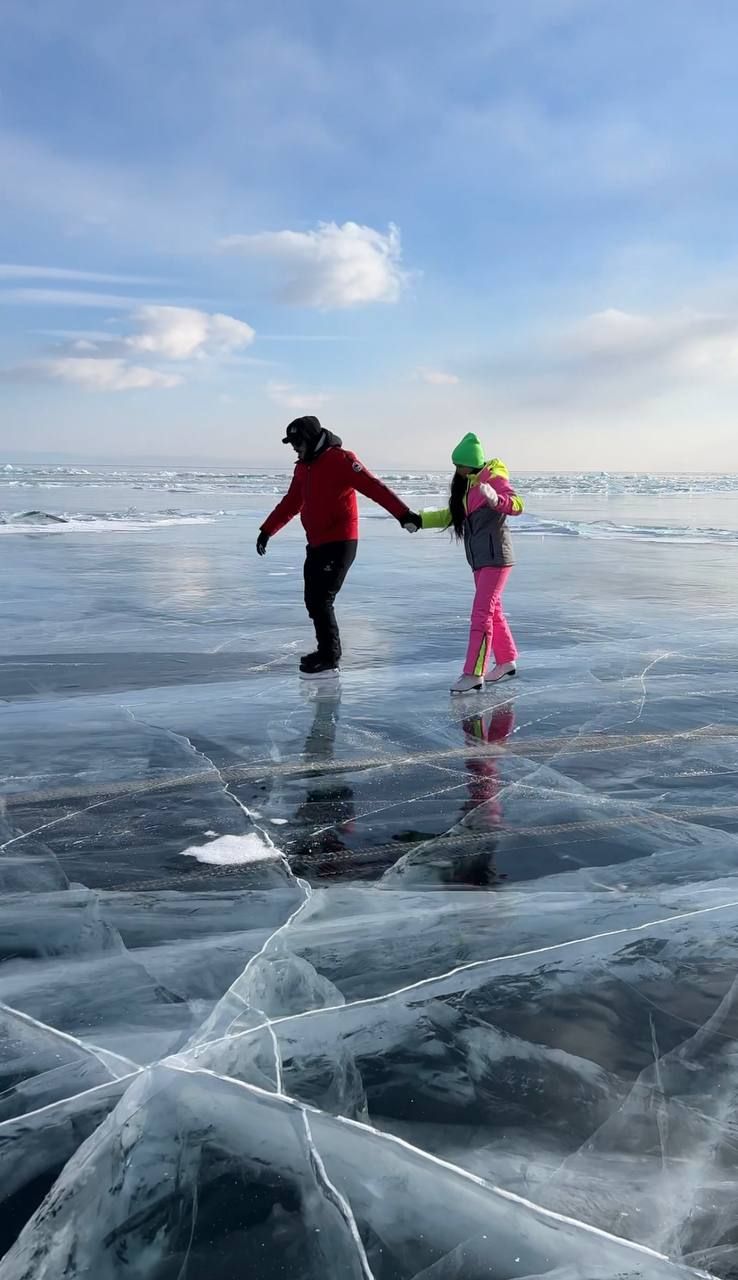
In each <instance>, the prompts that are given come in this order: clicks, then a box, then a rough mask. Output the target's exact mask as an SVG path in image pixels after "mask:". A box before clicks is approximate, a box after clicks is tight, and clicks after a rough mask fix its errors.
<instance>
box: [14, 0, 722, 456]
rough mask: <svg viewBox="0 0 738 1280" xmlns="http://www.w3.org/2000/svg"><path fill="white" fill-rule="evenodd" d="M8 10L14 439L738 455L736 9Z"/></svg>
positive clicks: (680, 0)
mask: <svg viewBox="0 0 738 1280" xmlns="http://www.w3.org/2000/svg"><path fill="white" fill-rule="evenodd" d="M4 20H5V21H4V40H3V44H2V48H1V49H0V67H1V68H2V77H3V79H2V82H3V86H4V97H3V103H4V112H3V119H2V122H1V123H0V166H1V167H2V172H3V176H4V183H3V187H4V192H3V226H4V232H5V234H4V240H3V245H4V247H3V251H2V253H3V257H4V259H5V260H4V261H3V262H2V263H0V387H1V389H2V397H3V402H4V406H5V412H4V413H3V415H2V418H1V419H0V452H6V453H9V452H10V451H13V453H14V454H15V455H17V454H18V450H19V447H20V446H19V442H22V447H23V449H25V450H26V451H27V453H28V455H31V454H33V453H39V454H43V453H44V452H48V453H54V454H59V453H61V452H68V453H70V454H77V455H86V454H87V455H94V456H95V457H110V458H114V457H132V456H134V455H135V456H140V457H141V458H145V457H146V456H156V457H162V456H171V457H172V458H173V459H176V458H187V457H195V456H197V457H199V458H201V459H206V458H208V457H212V459H213V461H214V462H215V463H217V462H219V461H221V460H224V459H227V460H232V461H238V462H239V463H241V464H242V465H245V466H248V465H249V464H250V463H252V464H253V465H268V464H270V463H278V462H280V461H283V459H282V458H281V449H280V445H279V438H280V435H281V428H282V426H283V424H284V420H285V416H294V415H295V414H296V413H300V412H306V413H309V412H316V411H317V412H319V413H321V415H322V416H324V418H325V420H326V421H327V422H329V423H330V425H331V426H332V427H334V428H335V429H336V430H338V431H339V432H340V433H341V434H344V435H345V436H346V437H347V439H349V440H350V442H351V444H352V445H353V446H355V447H356V448H358V449H360V450H361V451H362V452H363V453H364V454H365V455H366V457H367V460H368V461H371V462H372V463H373V464H374V465H377V466H381V465H393V464H399V465H409V464H412V463H413V462H414V461H416V460H417V459H418V457H421V456H422V459H423V463H424V465H427V466H433V465H444V464H445V462H446V460H447V458H448V453H449V451H450V448H451V447H452V445H453V443H454V442H455V440H456V438H457V437H458V436H459V435H461V434H463V432H464V431H466V430H476V431H478V432H479V433H480V435H482V437H483V438H484V439H485V441H488V442H489V447H490V449H494V451H495V452H498V453H504V454H505V456H506V457H509V459H510V461H511V463H512V464H513V465H515V466H516V467H517V468H523V467H527V466H529V467H546V466H548V467H556V468H561V469H575V468H577V469H578V468H583V467H592V468H600V467H602V468H617V467H618V466H620V467H622V468H625V469H634V468H644V469H647V468H651V469H657V468H661V469H665V470H672V469H690V468H694V469H702V470H720V469H738V437H736V433H735V430H734V425H733V412H734V411H733V400H734V397H735V392H736V382H737V381H738V274H737V264H738V253H737V251H736V244H735V240H736V235H737V234H738V232H736V229H735V219H734V216H733V210H734V207H735V196H736V188H737V187H738V160H737V159H736V156H735V148H734V146H733V144H732V141H731V139H732V137H733V136H734V133H735V129H736V124H738V119H736V118H735V117H738V101H736V99H735V95H734V93H733V91H732V78H733V68H732V60H733V59H732V52H731V51H732V49H733V47H734V45H735V42H736V39H737V38H738V10H735V9H734V8H733V7H732V6H729V5H727V4H723V3H719V4H717V5H714V6H711V7H710V8H709V9H708V10H706V9H704V8H702V9H700V11H699V13H698V12H697V9H696V8H695V6H694V5H693V4H692V3H690V2H689V0H657V2H656V3H654V4H653V5H649V6H642V5H639V4H636V3H635V0H603V3H601V4H598V5H596V6H593V5H591V4H589V3H588V0H548V2H547V3H546V4H545V5H543V4H540V3H538V0H518V3H516V4H515V5H498V6H490V5H489V4H488V3H486V0H461V2H460V3H459V0H425V3H424V4H423V6H422V11H421V8H420V6H417V5H407V6H402V7H399V8H398V7H397V6H394V5H393V6H390V5H389V4H386V3H385V4H382V3H380V4H378V5H375V6H374V7H373V8H371V9H370V8H369V7H368V6H366V5H364V4H363V3H361V2H360V0H349V2H348V3H347V4H346V5H343V6H340V7H339V8H338V9H336V8H333V9H330V10H329V9H328V8H326V7H325V6H323V5H320V4H319V3H318V0H307V2H306V3H303V2H302V0H278V3H276V4H275V5H273V6H271V7H270V9H269V11H268V13H267V11H263V12H256V11H254V10H251V9H249V8H248V7H243V6H236V5H231V4H229V3H223V4H220V3H219V4H216V5H215V6H212V5H210V4H207V3H205V0H183V2H182V4H181V5H178V6H176V7H169V6H158V7H156V8H155V9H154V10H152V9H151V7H150V6H149V5H144V3H143V0H126V3H124V4H123V5H121V6H118V7H116V9H115V11H113V10H112V9H110V8H109V7H108V6H103V7H102V9H101V7H100V6H98V5H94V4H93V3H92V0H72V3H71V5H65V6H57V5H54V4H53V3H52V0H40V3H38V4H37V5H34V6H28V5H26V4H23V3H22V2H21V0H8V4H7V5H6V8H5V10H4ZM91 317H92V318H93V323H92V324H91V323H90V319H91Z"/></svg>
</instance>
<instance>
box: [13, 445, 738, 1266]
mask: <svg viewBox="0 0 738 1280" xmlns="http://www.w3.org/2000/svg"><path fill="white" fill-rule="evenodd" d="M391 483H393V486H394V487H395V488H396V489H397V490H398V492H400V493H401V494H402V495H403V496H405V497H407V498H408V500H409V501H410V503H411V505H413V506H418V505H433V504H434V503H435V502H436V500H437V497H438V494H439V492H441V491H442V488H443V483H444V482H443V480H442V479H434V478H433V477H427V476H425V477H423V476H409V475H408V476H405V477H398V478H394V479H393V480H392V481H391ZM280 484H281V480H276V479H275V478H274V477H269V476H264V477H259V478H257V479H254V478H249V477H240V478H239V477H235V476H233V475H232V474H230V473H225V472H223V473H220V475H219V477H217V478H216V479H214V478H213V477H212V476H210V477H209V476H208V475H207V474H206V473H186V474H185V473H176V474H175V473H171V474H169V475H167V476H163V475H162V473H161V472H145V473H141V474H139V475H134V474H132V473H121V474H120V475H118V476H111V475H110V474H109V472H102V471H101V472H100V473H99V474H98V473H95V472H94V470H92V471H90V470H88V471H87V473H86V474H82V473H80V474H77V475H73V474H70V473H69V472H68V471H66V472H59V471H57V470H54V469H49V470H48V472H45V473H43V474H39V473H32V472H29V471H27V470H23V469H16V470H15V471H7V472H6V473H5V480H4V482H3V483H0V510H1V511H2V519H3V521H4V523H3V524H0V549H1V550H2V554H3V563H4V583H5V606H4V615H5V616H4V622H5V625H4V629H3V632H4V642H3V656H2V658H1V659H0V717H1V720H2V733H0V757H1V759H2V770H1V775H2V794H3V806H2V808H0V889H1V890H2V896H1V897H0V943H1V953H0V956H1V959H0V1002H2V1003H1V1004H0V1068H1V1074H0V1079H1V1080H2V1083H0V1195H1V1196H2V1197H3V1205H2V1212H0V1255H4V1256H3V1260H2V1261H0V1280H32V1278H33V1280H37V1278H38V1277H49V1278H51V1277H53V1280H60V1278H61V1277H76V1276H90V1277H94V1280H108V1277H110V1278H111V1280H112V1278H115V1280H118V1278H119V1277H120V1278H121V1280H122V1278H123V1277H126V1278H128V1277H131V1278H132V1277H135V1278H136V1280H236V1277H238V1280H240V1278H241V1277H242V1276H245V1275H249V1276H250V1277H254V1278H256V1280H278V1278H280V1280H293V1278H294V1280H334V1278H335V1280H351V1278H353V1277H357V1280H358V1278H361V1280H367V1278H368V1277H375V1280H482V1278H483V1277H487V1278H490V1277H491V1278H492V1280H523V1278H526V1277H527V1278H529V1280H530V1278H533V1277H537V1278H538V1277H547V1280H615V1277H618V1280H625V1278H626V1277H627V1278H628V1280H635V1278H636V1277H640V1278H642V1280H658V1278H659V1277H662V1276H663V1277H664V1278H665V1280H677V1278H678V1277H685V1276H695V1275H701V1274H704V1273H705V1272H707V1273H709V1274H713V1275H716V1276H719V1277H724V1278H726V1280H727V1278H729V1277H735V1276H738V1209H737V1208H736V1204H737V1203H738V1178H737V1172H738V1167H737V1163H736V1161H737V1157H736V1121H735V1115H736V1104H737V1103H738V1055H737V1053H736V1043H735V1041H736V1034H738V1000H737V998H736V996H737V992H738V988H737V987H736V977H737V976H738V788H737V785H736V783H737V781H738V599H737V596H736V585H735V584H736V580H737V577H738V575H737V570H738V482H737V481H736V479H735V478H730V477H712V478H702V477H700V478H697V479H696V480H695V482H693V483H690V482H689V481H687V480H685V479H684V478H681V479H679V478H672V479H671V480H670V481H669V482H665V481H662V480H661V478H650V480H649V478H641V477H624V478H623V477H609V478H604V479H592V478H589V477H578V478H546V477H537V478H532V479H531V484H530V486H529V485H528V484H527V483H526V480H525V479H524V478H521V479H520V481H519V489H520V492H521V493H522V494H523V495H524V496H525V497H527V515H526V518H525V523H524V524H523V525H522V526H521V528H522V532H521V533H520V534H519V536H518V537H517V540H516V550H517V554H518V565H517V568H516V569H515V570H514V573H513V577H512V579H511V583H510V587H509V589H508V595H507V597H506V599H507V605H508V610H509V616H510V620H511V623H512V625H513V628H514V630H515V634H516V638H517V640H518V643H519V646H520V649H521V664H520V677H519V679H518V680H517V681H516V682H514V683H510V684H508V685H506V686H504V687H502V688H499V689H495V690H491V691H489V692H488V693H486V694H484V695H471V696H468V697H466V698H463V699H456V700H452V699H451V698H450V697H449V696H448V685H449V682H450V680H452V679H453V678H454V677H455V676H456V675H458V672H459V670H460V669H461V662H462V659H463V654H464V650H465V641H466V630H467V622H468V610H469V604H470V598H471V583H470V574H469V571H468V569H467V567H466V564H465V562H464V557H463V552H462V551H460V550H459V549H458V548H457V547H455V546H452V545H451V543H450V541H449V539H448V537H447V536H446V535H435V534H430V533H426V534H419V535H416V536H413V537H411V536H409V535H407V534H404V533H403V532H402V531H401V530H400V529H399V528H398V526H397V525H396V524H395V522H394V521H392V520H389V519H386V518H385V517H384V515H383V513H381V512H379V511H378V509H376V508H367V509H366V511H365V519H364V520H363V540H362V543H361V547H360V551H359V557H358V559H357V562H356V565H355V567H354V569H353V570H352V573H351V575H350V577H349V580H348V584H347V586H346V587H345V588H344V591H343V593H342V594H341V596H340V597H339V602H338V612H339V616H340V620H341V625H342V633H343V638H344V650H345V659H344V670H343V675H342V679H341V683H340V687H338V688H336V689H331V688H326V687H323V688H322V689H316V688H315V687H312V688H310V687H307V688H306V687H305V685H304V683H303V684H302V685H301V684H300V682H299V681H298V679H297V672H296V668H297V660H298V656H299V654H300V653H302V652H305V651H306V650H307V649H309V648H310V647H311V639H312V635H311V631H310V628H309V625H308V620H307V617H306V615H305V613H304V609H303V607H302V603H301V573H302V546H303V542H302V538H301V534H300V529H299V526H298V525H297V524H294V525H292V526H290V528H289V529H288V530H286V531H285V532H284V533H283V534H281V535H279V536H278V537H277V538H276V539H274V540H273V541H272V542H271V543H270V545H269V550H268V554H267V556H266V558H265V559H264V560H259V559H257V557H256V555H255V552H254V547H253V544H254V541H255V538H256V532H257V528H258V525H259V523H260V519H261V518H263V516H264V515H265V514H266V512H267V511H268V510H269V509H270V507H271V506H272V505H273V502H274V490H275V489H277V488H279V486H280ZM32 510H40V511H43V512H45V513H47V514H49V515H56V516H57V517H63V518H64V520H65V521H66V523H63V524H61V523H52V524H43V523H40V521H39V518H38V517H30V518H27V519H26V520H25V521H19V520H18V517H19V516H21V515H24V513H26V512H29V511H32Z"/></svg>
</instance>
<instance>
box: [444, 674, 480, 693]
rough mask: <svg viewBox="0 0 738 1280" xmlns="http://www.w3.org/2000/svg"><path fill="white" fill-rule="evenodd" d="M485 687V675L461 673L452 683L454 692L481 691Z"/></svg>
mask: <svg viewBox="0 0 738 1280" xmlns="http://www.w3.org/2000/svg"><path fill="white" fill-rule="evenodd" d="M483 688H484V676H466V675H463V674H462V675H460V676H459V678H458V680H455V681H454V683H453V684H452V685H451V692H452V693H479V692H480V691H481V690H482V689H483Z"/></svg>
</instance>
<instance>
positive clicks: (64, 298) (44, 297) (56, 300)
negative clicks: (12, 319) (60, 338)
mask: <svg viewBox="0 0 738 1280" xmlns="http://www.w3.org/2000/svg"><path fill="white" fill-rule="evenodd" d="M3 302H11V303H20V304H21V305H27V306H44V307H46V306H59V307H105V309H106V310H108V311H128V310H130V308H131V307H136V306H140V303H141V299H140V298H125V297H121V296H120V295H119V294H116V293H91V292H86V291H84V290H82V289H33V288H30V289H3V290H2V292H0V303H3Z"/></svg>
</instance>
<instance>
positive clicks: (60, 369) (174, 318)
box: [2, 305, 255, 391]
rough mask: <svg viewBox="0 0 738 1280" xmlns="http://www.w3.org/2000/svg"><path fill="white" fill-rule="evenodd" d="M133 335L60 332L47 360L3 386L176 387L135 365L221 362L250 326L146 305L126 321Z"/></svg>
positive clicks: (249, 334) (250, 333) (175, 380)
mask: <svg viewBox="0 0 738 1280" xmlns="http://www.w3.org/2000/svg"><path fill="white" fill-rule="evenodd" d="M131 319H132V321H133V324H134V325H135V331H134V332H133V333H131V334H129V335H127V336H122V337H119V336H117V335H112V334H106V333H105V332H94V331H93V332H92V333H85V332H84V331H83V332H81V333H76V334H75V333H74V331H62V336H66V337H67V339H68V340H67V341H66V342H64V343H63V344H62V345H61V346H60V347H59V346H57V348H56V353H55V354H52V355H50V356H49V357H46V358H42V359H38V360H31V361H28V362H27V363H26V364H24V365H20V366H17V367H16V368H15V369H6V370H4V371H2V377H3V380H4V381H7V380H13V379H21V380H29V379H30V380H32V381H38V380H42V381H47V380H51V381H60V382H67V383H72V384H73V385H75V386H78V387H81V388H82V389H83V390H86V391H131V390H146V389H166V388H170V387H177V386H179V385H180V384H181V383H182V382H183V381H184V379H183V377H182V375H181V374H180V373H172V372H169V371H168V370H167V369H157V368H155V367H153V365H152V364H148V363H146V364H139V363H134V362H132V360H131V359H130V357H131V354H132V353H135V355H136V357H138V359H139V360H141V359H143V360H152V361H153V360H154V359H156V358H158V359H159V360H160V361H161V360H164V361H176V362H178V363H182V362H184V361H194V360H203V359H206V358H216V357H221V358H222V357H226V356H228V355H230V354H231V353H232V352H234V351H236V350H238V349H240V348H243V347H246V346H249V345H250V344H251V343H252V342H253V340H254V336H255V335H254V330H253V329H252V328H251V325H248V324H245V323H244V321H242V320H236V318H235V317H234V316H227V315H221V314H219V313H215V314H212V315H211V314H209V313H208V312H206V311H197V310H195V309H194V308H192V307H171V306H153V305H150V306H149V305H147V306H142V307H139V308H138V309H137V310H136V311H134V312H133V315H132V317H131Z"/></svg>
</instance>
